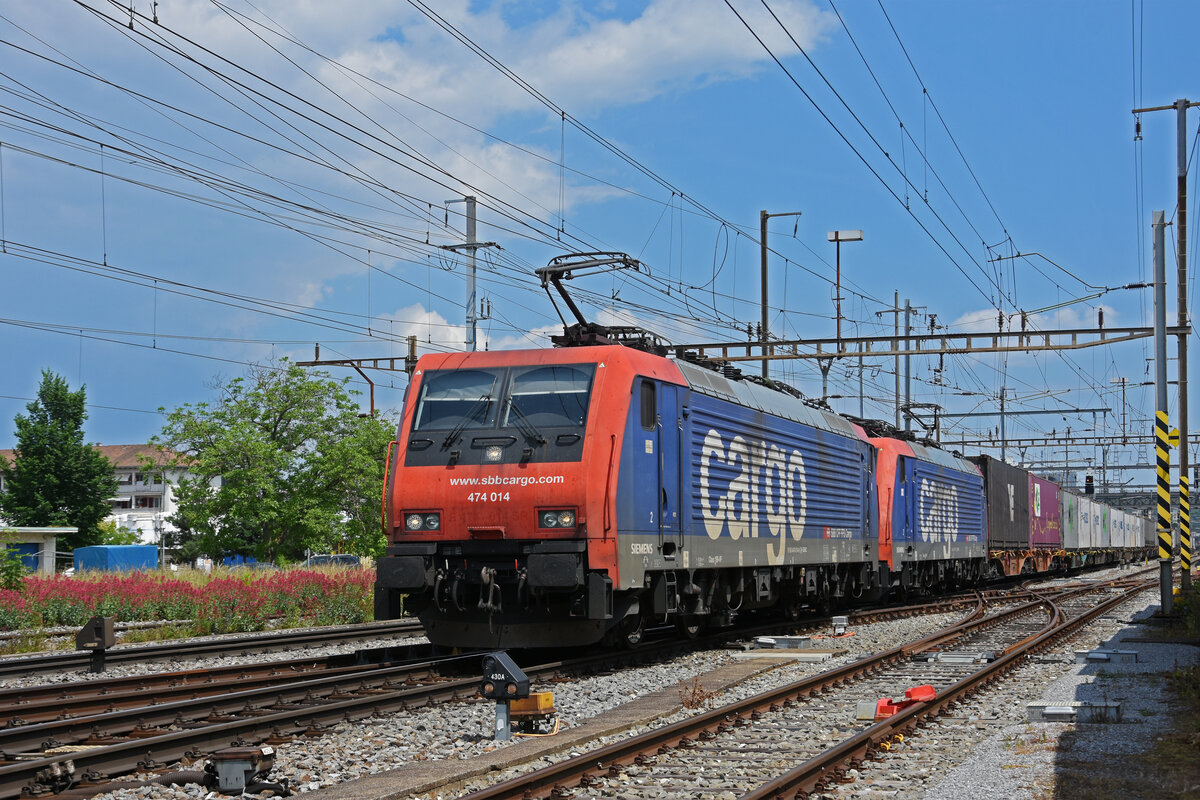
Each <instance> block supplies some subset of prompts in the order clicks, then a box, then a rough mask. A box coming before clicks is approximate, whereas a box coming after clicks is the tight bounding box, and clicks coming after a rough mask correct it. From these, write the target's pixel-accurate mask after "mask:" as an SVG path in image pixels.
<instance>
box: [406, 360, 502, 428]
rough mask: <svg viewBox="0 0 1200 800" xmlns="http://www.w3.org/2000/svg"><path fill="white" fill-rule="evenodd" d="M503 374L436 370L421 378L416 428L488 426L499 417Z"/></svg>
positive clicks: (475, 370) (483, 371) (481, 371)
mask: <svg viewBox="0 0 1200 800" xmlns="http://www.w3.org/2000/svg"><path fill="white" fill-rule="evenodd" d="M499 379H500V374H499V373H498V372H491V371H488V370H477V369H473V370H436V371H433V372H427V373H426V374H425V379H424V380H423V381H421V397H420V399H419V400H418V401H417V415H416V421H415V422H414V423H413V430H414V431H425V430H442V429H451V428H454V427H456V426H458V425H462V426H463V427H465V428H486V427H490V426H492V425H493V424H495V421H496V406H497V403H496V393H497V389H498V388H499Z"/></svg>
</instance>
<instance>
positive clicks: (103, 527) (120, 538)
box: [100, 519, 142, 544]
mask: <svg viewBox="0 0 1200 800" xmlns="http://www.w3.org/2000/svg"><path fill="white" fill-rule="evenodd" d="M141 543H142V535H141V534H140V533H138V532H137V531H132V530H130V529H129V528H121V527H118V526H117V521H116V520H112V519H106V520H104V522H101V523H100V544H141Z"/></svg>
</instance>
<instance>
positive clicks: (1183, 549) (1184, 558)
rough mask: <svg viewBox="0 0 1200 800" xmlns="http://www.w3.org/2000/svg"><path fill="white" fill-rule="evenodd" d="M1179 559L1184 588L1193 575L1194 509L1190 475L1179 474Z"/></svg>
mask: <svg viewBox="0 0 1200 800" xmlns="http://www.w3.org/2000/svg"><path fill="white" fill-rule="evenodd" d="M1179 560H1180V561H1181V562H1183V574H1184V576H1186V577H1184V579H1183V588H1184V589H1185V590H1186V589H1187V588H1188V584H1189V583H1191V580H1190V578H1191V575H1192V510H1191V499H1190V498H1189V497H1188V476H1187V475H1180V476H1179Z"/></svg>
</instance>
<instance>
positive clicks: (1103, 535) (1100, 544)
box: [1096, 503, 1112, 550]
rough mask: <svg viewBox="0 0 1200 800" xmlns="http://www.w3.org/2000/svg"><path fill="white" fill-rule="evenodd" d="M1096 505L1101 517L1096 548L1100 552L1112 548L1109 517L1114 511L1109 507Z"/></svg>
mask: <svg viewBox="0 0 1200 800" xmlns="http://www.w3.org/2000/svg"><path fill="white" fill-rule="evenodd" d="M1096 505H1097V508H1098V511H1099V516H1100V527H1099V528H1098V529H1097V531H1096V533H1097V539H1096V547H1097V548H1099V549H1100V550H1108V549H1109V548H1111V547H1112V537H1111V535H1110V534H1109V530H1108V523H1109V515H1110V514H1111V513H1112V510H1111V509H1110V508H1109V507H1108V506H1102V505H1100V504H1099V503H1097V504H1096Z"/></svg>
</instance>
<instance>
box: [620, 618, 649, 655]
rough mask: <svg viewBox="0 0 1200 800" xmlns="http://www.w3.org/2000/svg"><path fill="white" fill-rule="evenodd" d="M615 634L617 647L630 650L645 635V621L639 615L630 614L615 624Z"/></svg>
mask: <svg viewBox="0 0 1200 800" xmlns="http://www.w3.org/2000/svg"><path fill="white" fill-rule="evenodd" d="M616 634H617V636H616V639H617V645H618V646H620V647H623V648H625V649H626V650H632V649H633V648H635V647H637V646H638V645H640V644H641V643H642V639H643V638H644V637H645V635H646V620H644V619H643V618H642V615H641V614H630V615H629V616H627V617H625V618H624V619H623V620H621V621H620V622H619V623H618V624H617V629H616Z"/></svg>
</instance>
